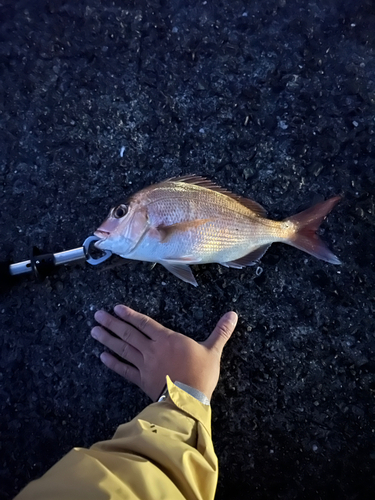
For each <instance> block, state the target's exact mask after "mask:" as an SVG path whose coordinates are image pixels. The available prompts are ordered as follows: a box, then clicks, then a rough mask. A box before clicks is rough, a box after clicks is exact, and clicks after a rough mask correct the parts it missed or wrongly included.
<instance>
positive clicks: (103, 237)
mask: <svg viewBox="0 0 375 500" xmlns="http://www.w3.org/2000/svg"><path fill="white" fill-rule="evenodd" d="M94 236H97V237H98V238H100V239H101V240H106V239H107V238H108V236H109V232H108V231H103V229H97V230H96V231H95V233H94Z"/></svg>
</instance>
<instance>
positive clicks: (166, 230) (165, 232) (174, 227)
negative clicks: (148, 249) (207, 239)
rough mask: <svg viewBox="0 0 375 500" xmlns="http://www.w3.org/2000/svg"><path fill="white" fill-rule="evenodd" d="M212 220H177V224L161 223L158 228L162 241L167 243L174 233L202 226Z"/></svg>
mask: <svg viewBox="0 0 375 500" xmlns="http://www.w3.org/2000/svg"><path fill="white" fill-rule="evenodd" d="M210 220H211V219H197V220H192V221H186V222H177V223H176V224H171V225H170V226H166V225H164V224H160V226H158V227H157V228H156V230H157V231H158V233H159V238H160V242H161V243H165V242H167V241H168V240H169V238H170V237H171V236H172V235H173V234H174V233H176V232H184V231H189V230H190V229H195V228H197V227H199V226H202V225H203V224H206V222H210Z"/></svg>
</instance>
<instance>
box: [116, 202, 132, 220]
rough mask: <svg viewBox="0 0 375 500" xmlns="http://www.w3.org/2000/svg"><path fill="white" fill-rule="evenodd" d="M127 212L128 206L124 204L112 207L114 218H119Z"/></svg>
mask: <svg viewBox="0 0 375 500" xmlns="http://www.w3.org/2000/svg"><path fill="white" fill-rule="evenodd" d="M127 213H128V207H127V206H126V205H123V204H121V205H119V206H118V207H116V208H114V209H113V216H114V217H115V218H116V219H121V218H122V217H124V216H125V215H126V214H127Z"/></svg>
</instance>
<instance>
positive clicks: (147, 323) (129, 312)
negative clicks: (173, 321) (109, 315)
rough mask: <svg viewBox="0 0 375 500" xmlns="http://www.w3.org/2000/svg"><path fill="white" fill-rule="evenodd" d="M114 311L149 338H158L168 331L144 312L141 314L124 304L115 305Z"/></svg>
mask: <svg viewBox="0 0 375 500" xmlns="http://www.w3.org/2000/svg"><path fill="white" fill-rule="evenodd" d="M114 310H115V313H116V314H117V316H119V317H120V318H121V319H123V320H124V321H126V322H128V323H131V324H132V325H133V326H135V328H137V329H138V330H139V331H140V332H142V333H144V334H146V335H147V336H148V337H150V339H153V340H156V339H157V338H160V337H161V336H162V335H163V334H164V335H165V334H166V333H168V332H169V330H168V329H167V328H165V327H164V326H163V325H161V324H160V323H158V322H157V321H155V320H153V319H151V318H150V317H149V316H146V315H145V314H141V313H139V312H137V311H134V309H131V308H130V307H127V306H124V305H117V306H116V307H115V309H114Z"/></svg>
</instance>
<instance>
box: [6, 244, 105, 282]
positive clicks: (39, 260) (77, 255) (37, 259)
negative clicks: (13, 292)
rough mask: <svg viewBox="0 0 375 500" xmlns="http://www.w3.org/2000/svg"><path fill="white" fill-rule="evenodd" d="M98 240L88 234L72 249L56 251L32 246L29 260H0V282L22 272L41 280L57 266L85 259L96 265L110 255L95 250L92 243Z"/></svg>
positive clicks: (10, 279)
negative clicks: (50, 251) (41, 249)
mask: <svg viewBox="0 0 375 500" xmlns="http://www.w3.org/2000/svg"><path fill="white" fill-rule="evenodd" d="M98 240H100V238H98V237H97V236H89V237H88V238H86V239H85V241H84V242H83V245H82V246H81V247H78V248H73V249H72V250H65V251H64V252H57V253H42V252H41V251H40V250H39V249H38V248H36V247H34V248H33V251H32V256H31V258H30V260H24V261H22V262H16V263H13V262H10V261H7V262H0V284H3V283H6V284H11V283H12V281H13V279H14V278H16V277H17V276H20V275H23V274H33V275H34V277H35V278H37V279H39V280H42V279H43V278H45V277H46V276H50V275H51V274H54V273H55V271H56V268H57V267H58V266H61V265H64V264H74V263H76V262H81V261H84V260H85V261H86V262H88V263H89V264H91V265H92V266H97V265H99V264H101V263H102V262H104V261H106V260H107V259H109V257H111V255H112V252H111V251H110V250H104V251H102V250H97V249H96V248H95V247H94V245H93V244H94V243H95V242H96V241H98Z"/></svg>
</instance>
